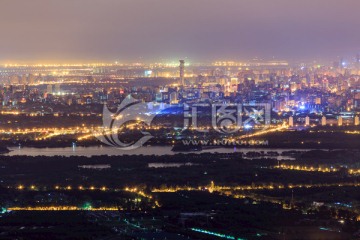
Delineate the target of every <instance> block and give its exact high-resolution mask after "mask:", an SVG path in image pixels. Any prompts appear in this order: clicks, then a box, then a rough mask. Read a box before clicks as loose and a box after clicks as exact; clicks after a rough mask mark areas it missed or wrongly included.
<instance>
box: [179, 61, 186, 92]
mask: <svg viewBox="0 0 360 240" xmlns="http://www.w3.org/2000/svg"><path fill="white" fill-rule="evenodd" d="M184 74H185V61H184V60H180V83H181V85H182V86H185V79H184Z"/></svg>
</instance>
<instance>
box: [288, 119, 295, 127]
mask: <svg viewBox="0 0 360 240" xmlns="http://www.w3.org/2000/svg"><path fill="white" fill-rule="evenodd" d="M293 126H294V117H292V116H291V117H289V127H293Z"/></svg>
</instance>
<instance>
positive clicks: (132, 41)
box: [0, 0, 360, 62]
mask: <svg viewBox="0 0 360 240" xmlns="http://www.w3.org/2000/svg"><path fill="white" fill-rule="evenodd" d="M359 10H360V0H0V62H16V61H21V62H27V61H31V62H44V61H52V62H67V61H71V62H76V61H82V60H83V61H95V60H96V61H115V60H119V61H137V60H139V59H143V60H144V61H150V60H162V59H167V60H171V59H173V60H177V59H180V58H185V57H188V58H189V59H191V60H193V61H212V60H217V59H219V60H221V59H227V58H228V59H235V60H239V59H248V58H253V57H256V56H257V57H263V58H272V57H275V58H277V59H289V60H293V59H307V60H310V59H320V58H322V59H326V58H327V59H332V58H336V57H337V56H346V57H347V56H355V54H356V53H357V52H358V51H360V14H359Z"/></svg>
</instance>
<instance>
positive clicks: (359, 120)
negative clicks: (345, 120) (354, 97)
mask: <svg viewBox="0 0 360 240" xmlns="http://www.w3.org/2000/svg"><path fill="white" fill-rule="evenodd" d="M359 124H360V118H359V116H355V118H354V125H355V126H359Z"/></svg>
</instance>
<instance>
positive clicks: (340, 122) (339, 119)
mask: <svg viewBox="0 0 360 240" xmlns="http://www.w3.org/2000/svg"><path fill="white" fill-rule="evenodd" d="M342 125H343V119H342V117H341V116H339V117H338V126H342Z"/></svg>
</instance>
